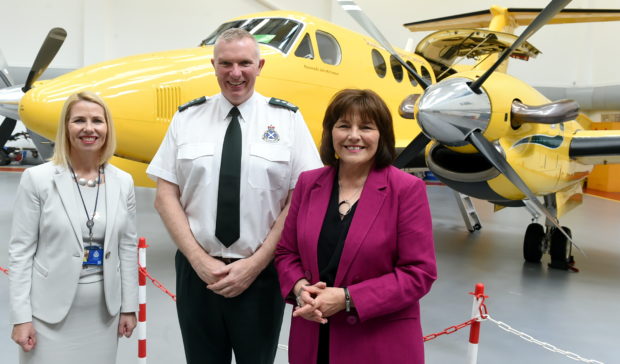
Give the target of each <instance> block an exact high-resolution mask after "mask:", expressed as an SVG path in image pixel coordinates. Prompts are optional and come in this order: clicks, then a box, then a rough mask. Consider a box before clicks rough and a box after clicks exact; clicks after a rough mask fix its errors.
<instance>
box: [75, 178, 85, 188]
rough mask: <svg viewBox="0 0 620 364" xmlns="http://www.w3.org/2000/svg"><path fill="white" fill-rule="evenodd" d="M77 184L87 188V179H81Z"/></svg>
mask: <svg viewBox="0 0 620 364" xmlns="http://www.w3.org/2000/svg"><path fill="white" fill-rule="evenodd" d="M77 182H78V184H79V185H80V186H86V178H81V177H80V178H79V179H78V181H77Z"/></svg>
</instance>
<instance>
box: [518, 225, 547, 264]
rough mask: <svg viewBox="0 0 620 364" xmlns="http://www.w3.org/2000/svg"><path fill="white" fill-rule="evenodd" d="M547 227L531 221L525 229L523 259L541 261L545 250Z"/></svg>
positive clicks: (531, 261) (532, 261) (533, 261)
mask: <svg viewBox="0 0 620 364" xmlns="http://www.w3.org/2000/svg"><path fill="white" fill-rule="evenodd" d="M544 243H545V229H544V228H543V226H542V225H540V224H538V223H531V224H529V225H528V226H527V230H525V238H524V239H523V259H525V261H526V262H530V263H539V262H540V259H541V258H542V256H543V252H544V251H545V247H544Z"/></svg>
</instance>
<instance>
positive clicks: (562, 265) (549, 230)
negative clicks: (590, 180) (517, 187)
mask: <svg viewBox="0 0 620 364" xmlns="http://www.w3.org/2000/svg"><path fill="white" fill-rule="evenodd" d="M544 199H545V207H546V208H547V209H548V210H549V212H551V213H552V214H553V216H554V217H555V218H557V204H556V197H555V194H550V195H546V196H544ZM526 207H527V204H526ZM530 213H532V223H531V224H529V225H528V226H527V230H525V237H524V239H523V259H525V261H526V262H530V263H539V262H540V260H541V259H542V256H543V254H544V253H549V255H550V257H551V261H550V263H549V267H550V268H556V269H564V270H569V269H570V270H572V271H578V270H577V268H575V267H574V265H575V260H574V259H573V256H572V255H571V248H572V243H571V241H570V240H569V239H568V238H567V237H566V235H564V234H563V233H562V231H560V229H559V228H557V227H556V225H555V224H554V223H553V222H552V221H550V220H549V219H547V220H546V221H545V226H544V227H543V226H542V225H541V224H538V223H536V222H535V221H536V219H538V217H539V215H538V214H537V213H536V211H533V210H530ZM562 230H564V231H565V232H566V234H567V235H568V236H570V237H571V238H572V235H571V231H570V229H569V228H567V227H565V226H562Z"/></svg>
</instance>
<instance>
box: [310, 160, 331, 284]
mask: <svg viewBox="0 0 620 364" xmlns="http://www.w3.org/2000/svg"><path fill="white" fill-rule="evenodd" d="M335 173H336V168H333V167H327V168H325V171H324V172H323V173H321V175H320V176H319V177H318V178H317V179H316V180H315V181H314V183H313V185H312V186H310V187H309V188H308V194H309V196H308V204H307V205H306V206H307V210H306V216H305V218H306V219H305V223H303V224H302V225H303V226H306V227H307V228H306V230H305V234H304V235H305V239H306V241H307V242H309V244H307V246H308V247H309V250H310V251H309V252H308V258H309V259H308V261H309V262H310V267H311V273H312V280H313V281H312V282H311V283H315V282H318V281H319V263H318V258H317V244H318V242H319V235H320V234H321V228H322V227H323V220H325V214H326V213H327V205H328V204H329V198H330V196H331V192H332V188H333V186H334V177H335Z"/></svg>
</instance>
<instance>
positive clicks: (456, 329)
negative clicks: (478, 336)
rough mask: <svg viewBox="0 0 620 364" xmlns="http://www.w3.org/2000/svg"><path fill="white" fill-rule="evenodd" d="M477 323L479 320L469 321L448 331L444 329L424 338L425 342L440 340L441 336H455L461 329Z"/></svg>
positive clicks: (449, 328) (451, 327)
mask: <svg viewBox="0 0 620 364" xmlns="http://www.w3.org/2000/svg"><path fill="white" fill-rule="evenodd" d="M476 321H477V319H471V320H469V321H466V322H463V323H462V324H458V325H454V326H450V327H448V328H447V329H444V330H443V331H440V332H436V333H434V334H428V335H426V336H424V342H426V341H431V340H433V339H436V338H438V337H439V336H441V335H450V334H454V333H455V332H457V331H459V330H460V329H462V328H464V327H467V326H469V325H471V324H473V323H474V322H476Z"/></svg>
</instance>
